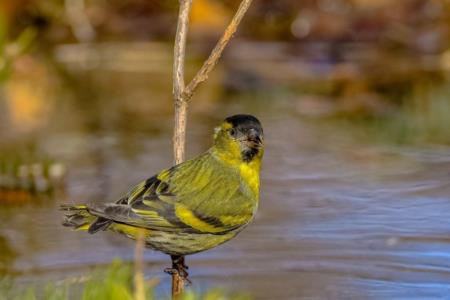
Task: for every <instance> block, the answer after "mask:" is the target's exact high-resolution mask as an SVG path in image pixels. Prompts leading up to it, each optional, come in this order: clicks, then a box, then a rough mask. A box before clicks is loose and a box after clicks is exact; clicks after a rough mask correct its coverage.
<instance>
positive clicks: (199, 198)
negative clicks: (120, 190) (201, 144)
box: [92, 157, 253, 234]
mask: <svg viewBox="0 0 450 300" xmlns="http://www.w3.org/2000/svg"><path fill="white" fill-rule="evenodd" d="M232 177H233V174H229V173H226V172H224V171H223V170H222V169H220V168H219V166H217V165H215V164H214V163H213V162H211V159H210V158H208V157H199V158H197V159H194V160H191V161H187V162H185V163H183V164H180V165H178V166H175V167H173V168H171V169H167V170H164V171H162V172H161V173H159V174H158V175H155V176H153V177H151V178H149V179H147V180H146V181H144V182H142V183H140V184H138V185H137V186H136V187H134V188H133V189H132V190H131V191H130V192H129V193H128V195H127V197H126V199H127V200H126V201H124V200H122V201H121V202H120V203H116V204H109V205H106V206H105V205H104V206H103V207H94V208H92V211H94V212H95V213H96V214H97V215H99V216H102V217H104V218H108V219H111V220H113V221H115V222H120V223H125V224H130V225H133V226H138V227H144V228H149V229H156V230H164V231H175V232H189V233H212V234H224V233H226V232H229V231H230V230H234V229H236V228H239V227H241V226H242V225H244V224H246V223H248V221H250V219H251V215H252V211H253V207H251V205H249V201H247V200H248V199H247V198H248V197H245V196H244V195H243V194H242V193H241V191H240V183H239V179H238V177H236V178H232ZM125 202H126V203H125Z"/></svg>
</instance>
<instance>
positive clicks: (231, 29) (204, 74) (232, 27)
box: [182, 0, 252, 101]
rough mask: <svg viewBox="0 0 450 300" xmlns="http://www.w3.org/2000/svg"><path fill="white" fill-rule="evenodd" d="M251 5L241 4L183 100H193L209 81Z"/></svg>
mask: <svg viewBox="0 0 450 300" xmlns="http://www.w3.org/2000/svg"><path fill="white" fill-rule="evenodd" d="M251 4H252V0H243V1H242V2H241V4H240V5H239V8H238V10H237V12H236V14H235V15H234V17H233V19H232V20H231V22H230V24H229V25H228V27H227V28H226V29H225V32H224V33H223V35H222V37H221V38H220V40H219V41H218V42H217V44H216V46H215V47H214V49H213V50H212V52H211V54H210V55H209V57H208V59H207V60H206V61H205V62H204V63H203V66H202V67H201V69H200V70H199V71H198V73H197V74H196V75H195V76H194V78H193V79H192V81H191V82H190V83H189V84H188V86H187V87H186V88H185V89H184V91H183V95H182V98H183V100H185V101H187V100H189V99H191V97H192V95H193V94H194V91H195V89H197V87H198V85H199V84H200V83H202V82H204V81H205V80H206V79H208V75H209V73H210V72H211V70H212V69H213V68H214V67H215V65H216V64H217V62H218V60H219V58H220V56H221V55H222V52H223V50H224V49H225V47H226V45H227V44H228V42H229V41H230V39H231V38H232V37H233V35H234V33H235V32H236V30H237V28H238V26H239V23H240V22H241V20H242V18H243V17H244V15H245V13H246V12H247V10H248V8H249V7H250V5H251Z"/></svg>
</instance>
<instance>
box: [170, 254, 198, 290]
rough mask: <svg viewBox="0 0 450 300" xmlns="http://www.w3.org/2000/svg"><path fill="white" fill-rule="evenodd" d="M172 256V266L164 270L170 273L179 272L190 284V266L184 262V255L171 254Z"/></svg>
mask: <svg viewBox="0 0 450 300" xmlns="http://www.w3.org/2000/svg"><path fill="white" fill-rule="evenodd" d="M170 257H171V258H172V268H167V269H165V270H164V272H166V273H168V274H171V275H173V274H178V275H179V276H180V277H181V279H183V281H185V282H186V283H188V284H191V283H192V282H191V281H190V280H189V279H188V276H189V273H188V272H187V270H188V269H189V267H188V266H187V265H186V264H185V262H184V256H182V255H171V256H170Z"/></svg>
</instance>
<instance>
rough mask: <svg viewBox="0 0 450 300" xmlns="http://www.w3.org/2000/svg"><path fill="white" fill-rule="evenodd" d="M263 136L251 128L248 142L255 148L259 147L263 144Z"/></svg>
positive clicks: (248, 133)
mask: <svg viewBox="0 0 450 300" xmlns="http://www.w3.org/2000/svg"><path fill="white" fill-rule="evenodd" d="M262 140H263V139H262V135H261V134H260V133H259V132H258V130H256V129H253V128H250V129H249V130H248V132H247V141H249V142H251V143H252V144H253V145H254V146H256V147H259V146H261V144H262Z"/></svg>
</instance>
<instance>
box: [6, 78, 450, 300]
mask: <svg viewBox="0 0 450 300" xmlns="http://www.w3.org/2000/svg"><path fill="white" fill-rule="evenodd" d="M76 74H77V75H75V77H77V76H79V77H80V78H84V80H86V81H87V82H88V83H83V84H82V85H81V86H80V87H79V88H80V89H81V88H82V89H84V90H83V92H82V94H83V95H84V100H83V101H81V100H80V103H81V104H80V103H78V102H76V101H70V97H69V96H65V94H64V93H63V94H62V96H61V94H59V96H55V98H57V97H62V98H58V99H59V102H56V104H55V103H54V108H52V109H50V110H49V112H48V114H47V115H45V116H44V117H45V118H46V119H47V120H48V121H47V122H48V124H46V125H44V126H42V127H37V129H33V135H32V136H33V140H34V141H35V143H36V146H37V148H38V149H40V150H41V151H43V152H46V153H50V154H51V155H52V156H53V157H55V158H57V159H58V160H59V161H62V162H63V163H65V164H66V166H67V167H68V169H69V175H68V178H67V185H66V189H65V192H64V193H59V194H57V195H56V198H57V199H55V200H52V199H47V200H44V201H40V202H39V203H35V204H33V203H30V204H27V205H25V206H23V205H22V206H19V205H17V206H3V207H1V209H0V218H1V220H2V222H1V223H0V237H1V239H0V250H1V254H0V255H1V256H2V261H4V262H5V263H4V264H5V268H4V270H3V271H4V272H6V273H7V274H13V275H16V276H17V278H18V280H19V281H21V282H29V281H33V282H35V281H39V280H42V281H46V280H53V279H56V280H61V279H64V278H69V277H73V276H77V275H80V274H82V273H83V272H85V271H87V269H89V268H90V267H92V266H95V265H101V264H107V263H109V262H110V261H111V260H112V259H113V258H115V257H121V258H123V259H124V260H131V259H132V257H133V250H134V249H133V243H132V242H131V241H129V240H127V239H126V238H123V237H120V236H116V235H115V234H113V233H103V232H102V233H98V234H96V235H88V234H85V233H81V232H71V231H69V230H67V229H66V228H64V227H62V226H61V225H60V223H61V214H60V212H58V211H57V207H58V206H59V205H60V204H61V203H79V202H84V201H108V200H110V201H112V200H114V199H116V198H117V197H119V196H120V195H121V194H123V193H125V192H126V191H127V190H128V188H129V187H130V186H132V185H134V184H135V183H137V182H139V181H140V180H142V179H145V178H147V177H149V176H151V175H153V174H154V173H156V172H157V171H158V170H160V169H161V168H164V167H167V166H169V165H170V164H171V150H170V149H171V122H172V114H171V103H170V96H169V95H168V94H167V93H169V92H170V87H167V89H166V90H163V91H160V92H159V93H158V94H152V93H153V91H154V87H153V85H156V84H158V82H156V83H155V82H153V83H151V84H149V85H147V82H149V81H152V80H154V79H155V78H153V77H149V76H148V75H145V76H144V75H142V74H140V75H139V74H138V75H136V74H120V73H115V74H114V75H110V76H109V77H108V76H106V77H104V76H103V75H105V74H100V75H95V78H92V77H89V76H86V74H83V73H81V74H78V73H76ZM88 75H89V74H88ZM99 77H101V78H99ZM155 80H156V79H155ZM160 80H163V79H160ZM119 83H120V84H119ZM117 85H118V86H117ZM86 86H88V87H89V89H86ZM86 90H87V92H86ZM160 90H161V88H160ZM165 93H166V94H165ZM201 93H203V95H205V94H206V95H207V96H208V97H211V98H212V99H216V100H211V101H205V100H201V99H202V97H203V98H207V97H206V96H202V97H200V100H196V99H194V100H193V102H192V113H191V115H190V119H189V125H188V126H189V134H188V153H189V155H188V156H189V157H192V156H194V155H195V154H196V153H200V152H201V151H204V150H206V149H207V148H208V147H209V145H210V143H211V135H212V129H213V127H214V126H215V125H216V124H217V123H218V122H220V120H221V119H222V118H224V117H226V116H228V115H231V114H234V113H242V112H247V113H253V114H255V115H257V116H258V117H259V118H260V120H261V121H262V123H263V126H264V129H265V137H266V155H265V158H264V168H263V171H262V194H261V195H262V196H261V202H260V207H259V211H258V214H257V217H256V219H255V221H254V222H253V223H252V224H251V225H250V226H249V227H248V228H247V229H246V230H245V231H244V232H242V233H241V234H240V235H239V236H238V237H237V238H236V239H234V240H232V241H231V242H229V243H226V244H225V245H222V246H220V247H218V248H216V249H213V250H211V251H208V252H205V253H201V254H196V255H194V256H191V257H188V264H189V265H190V268H191V276H192V277H191V279H192V280H193V282H194V286H193V287H194V288H195V289H203V288H206V287H210V286H225V287H226V288H228V289H231V290H237V291H242V292H247V293H249V294H251V295H254V296H255V298H256V299H450V259H449V258H450V254H449V253H450V235H449V234H450V198H449V195H450V149H449V148H446V147H442V146H432V145H427V146H421V147H418V146H417V147H412V146H396V145H390V144H388V143H380V142H374V141H371V139H370V137H369V138H368V137H364V136H362V135H361V131H360V130H356V128H355V131H353V130H349V128H348V127H345V128H344V127H340V126H339V125H338V124H335V123H333V122H331V121H316V120H309V119H305V118H302V117H301V116H300V114H299V113H297V112H296V98H295V97H288V96H286V97H285V95H283V94H276V93H275V94H270V93H269V94H266V95H257V94H250V95H240V96H238V95H226V96H224V95H221V94H220V93H219V94H218V95H219V96H217V93H216V94H215V92H208V91H207V90H203V91H201ZM211 95H213V96H211ZM214 95H215V96H214ZM150 96H151V97H150ZM72 97H73V98H75V99H78V97H79V95H78V94H76V93H75V96H73V95H72ZM149 97H150V98H149ZM148 98H149V99H148ZM196 101H197V102H196ZM3 125H4V126H6V125H5V124H3ZM4 135H7V134H6V133H5V132H4ZM145 261H146V275H147V276H148V277H160V278H161V279H162V283H161V285H160V286H159V287H158V288H159V289H160V293H162V294H165V293H168V291H169V277H168V276H167V275H165V274H164V273H163V272H162V269H163V268H164V267H166V266H168V264H169V259H168V257H166V256H164V255H162V254H158V253H156V252H152V251H147V252H146V253H145Z"/></svg>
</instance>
